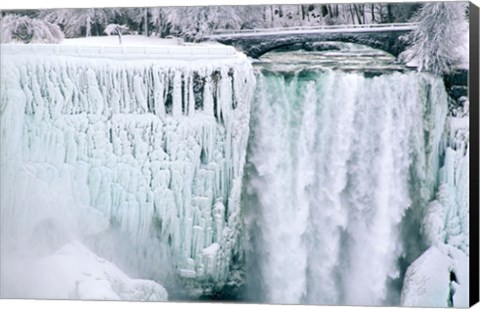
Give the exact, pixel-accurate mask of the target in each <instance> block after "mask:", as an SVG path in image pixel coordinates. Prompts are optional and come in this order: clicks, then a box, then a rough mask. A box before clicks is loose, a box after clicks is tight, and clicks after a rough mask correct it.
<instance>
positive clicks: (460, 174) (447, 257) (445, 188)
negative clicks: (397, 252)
mask: <svg viewBox="0 0 480 309" xmlns="http://www.w3.org/2000/svg"><path fill="white" fill-rule="evenodd" d="M459 102H462V103H461V106H458V107H456V108H454V109H453V110H452V111H451V112H450V114H449V117H448V118H447V128H446V138H445V143H446V145H445V150H444V152H445V154H444V164H443V166H442V167H441V169H440V174H439V180H438V181H439V184H438V191H437V194H436V198H435V199H434V200H433V201H432V202H431V203H430V204H429V205H428V208H427V209H426V213H425V216H424V218H423V222H422V232H423V235H424V237H425V240H426V243H427V245H428V246H429V249H428V250H427V251H426V252H424V253H423V254H422V255H421V256H420V257H419V258H418V259H416V260H415V261H414V262H413V263H412V265H411V266H410V267H409V268H408V270H407V274H406V277H405V282H404V287H403V290H402V305H405V306H427V307H430V306H437V307H447V306H455V307H468V299H469V298H468V297H469V296H468V295H469V294H468V289H469V276H468V269H469V268H468V265H469V259H468V256H469V186H468V183H469V133H468V132H469V130H468V129H469V116H468V103H469V102H468V100H467V98H465V97H463V98H460V100H459Z"/></svg>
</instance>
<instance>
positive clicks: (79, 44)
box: [1, 35, 243, 65]
mask: <svg viewBox="0 0 480 309" xmlns="http://www.w3.org/2000/svg"><path fill="white" fill-rule="evenodd" d="M1 49H2V51H1V52H2V54H5V55H7V56H8V55H9V54H25V55H26V56H27V57H28V56H29V55H36V54H39V55H52V54H53V55H69V56H70V55H72V56H76V57H82V58H92V57H95V58H111V59H112V58H114V59H119V58H120V59H123V60H126V59H155V60H156V63H157V64H162V61H164V64H165V65H171V64H172V63H174V62H176V61H181V62H182V63H185V61H191V60H198V61H199V62H201V63H202V64H206V61H207V60H209V59H212V60H213V61H212V62H214V63H218V61H222V60H225V59H230V60H231V59H238V58H242V57H243V55H242V54H240V53H238V52H237V51H236V50H235V48H233V47H232V46H227V45H222V44H219V43H215V42H212V43H202V44H198V43H185V42H183V41H182V40H181V39H179V38H171V39H159V38H156V37H145V36H140V35H126V36H122V44H121V45H120V44H119V41H118V36H101V37H88V38H76V39H65V40H64V41H62V43H61V44H14V43H10V44H2V45H1Z"/></svg>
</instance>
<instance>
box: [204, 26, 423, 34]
mask: <svg viewBox="0 0 480 309" xmlns="http://www.w3.org/2000/svg"><path fill="white" fill-rule="evenodd" d="M417 26H418V23H390V24H353V25H318V26H297V27H275V28H256V29H241V30H233V29H232V30H215V31H213V33H212V35H222V34H249V33H264V32H279V31H301V30H337V29H338V30H340V29H345V30H349V29H352V30H353V29H375V28H378V29H379V30H380V29H385V28H387V29H388V28H415V27H417Z"/></svg>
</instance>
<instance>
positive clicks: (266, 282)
mask: <svg viewBox="0 0 480 309" xmlns="http://www.w3.org/2000/svg"><path fill="white" fill-rule="evenodd" d="M267 68H268V66H267ZM267 68H265V67H263V68H262V69H260V71H261V72H260V73H259V74H258V76H257V84H258V87H257V93H256V97H255V100H254V102H255V103H254V105H253V110H252V120H251V121H252V125H251V132H252V135H251V141H250V145H249V152H248V162H249V163H248V168H247V174H246V178H247V180H246V190H245V192H246V194H245V196H246V198H245V202H244V203H245V211H246V215H245V218H246V219H245V220H246V225H247V230H249V233H248V235H247V240H246V242H245V243H246V246H247V253H246V256H247V259H249V261H248V266H247V267H248V268H249V274H251V277H250V278H249V280H250V281H249V286H250V295H251V297H252V298H253V299H256V300H259V301H263V302H269V303H272V302H273V303H293V304H295V303H307V304H346V305H392V304H393V305H394V304H399V303H400V288H399V286H400V287H401V286H402V282H401V280H402V279H403V276H404V274H403V272H404V270H402V267H401V262H403V263H409V261H408V260H409V259H414V258H416V257H417V256H418V255H419V254H420V253H422V251H423V250H425V249H426V247H425V244H424V239H423V238H424V236H423V235H422V232H421V231H420V229H421V226H422V225H421V222H416V220H418V218H421V217H422V216H423V214H424V213H425V212H426V210H427V209H428V207H427V206H428V205H429V202H430V201H432V200H433V199H434V198H435V196H436V192H437V189H438V187H439V179H440V178H441V177H440V176H441V175H440V167H441V166H442V164H443V162H442V158H443V153H444V151H445V143H446V136H445V135H446V133H445V132H446V130H445V128H446V119H447V111H448V110H447V109H448V104H447V94H446V92H445V89H444V85H443V82H442V80H441V79H439V78H435V77H432V76H430V75H428V74H419V73H416V72H407V73H398V72H395V73H387V74H383V75H380V76H375V77H373V78H367V77H365V76H364V75H363V73H362V72H356V73H355V72H352V73H346V72H341V71H332V70H328V69H327V70H312V69H297V70H296V71H288V72H285V71H281V70H271V69H267ZM458 147H460V148H462V149H465V146H464V145H463V144H462V145H459V146H458ZM446 160H454V157H453V155H449V154H447V157H446ZM455 162H458V161H455ZM456 164H457V165H458V164H460V168H463V167H464V163H460V162H458V163H456ZM448 166H452V165H451V164H449V165H448ZM452 168H453V167H452ZM441 174H442V175H445V176H442V177H443V178H445V177H447V178H451V180H450V182H451V183H454V182H455V179H458V178H459V177H464V176H461V175H458V176H456V175H455V174H454V172H453V170H452V171H450V172H449V171H447V170H446V171H444V172H442V173H441ZM462 181H464V179H462ZM457 184H458V185H459V186H463V187H464V186H465V185H467V186H468V181H466V182H462V183H461V184H460V183H458V182H457ZM452 186H453V184H452V185H450V186H449V188H452ZM452 192H455V189H454V188H452ZM449 196H453V198H456V199H462V201H464V198H465V194H464V193H461V195H460V196H458V197H457V196H455V195H452V194H450V195H449ZM463 206H465V205H463ZM467 207H468V206H467ZM464 209H465V208H464V207H463V208H462V210H461V211H460V212H461V213H462V215H463V217H465V215H464V212H465V210H464ZM467 210H468V208H467ZM453 211H457V212H458V211H459V210H455V209H450V210H449V212H453ZM407 212H408V213H407ZM463 217H462V218H463ZM441 228H443V227H441ZM464 232H465V231H463V235H464V234H465V233H464ZM405 233H410V234H409V238H407V239H406V238H405ZM467 233H468V232H467ZM458 234H462V232H461V231H460V232H458ZM467 235H468V234H467ZM458 237H460V236H458ZM458 237H457V242H458V241H460V242H461V241H462V240H464V239H462V240H458ZM412 243H413V245H412ZM462 261H463V260H462ZM448 280H449V279H448V278H446V281H448ZM447 289H448V286H447ZM422 304H423V303H422V302H420V303H415V305H422Z"/></svg>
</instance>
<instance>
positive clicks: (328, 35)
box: [207, 24, 416, 58]
mask: <svg viewBox="0 0 480 309" xmlns="http://www.w3.org/2000/svg"><path fill="white" fill-rule="evenodd" d="M354 26H355V27H353V26H352V27H353V28H346V27H347V26H343V27H344V28H338V27H339V26H334V27H335V28H333V29H331V28H329V27H328V26H322V27H321V28H318V29H317V28H314V29H310V28H299V29H298V30H291V29H292V28H285V29H287V31H285V29H283V30H282V29H274V30H271V29H270V30H269V29H261V30H249V31H245V32H243V31H240V32H237V33H235V32H233V33H220V34H214V35H211V36H209V37H207V39H210V40H215V41H217V42H220V43H223V44H226V45H232V46H234V47H236V48H237V49H239V50H241V51H243V52H244V53H245V54H246V55H247V56H249V57H252V58H259V57H260V56H262V55H263V54H265V53H267V52H269V51H272V50H275V49H277V48H280V47H282V46H288V45H293V44H298V43H308V42H333V41H336V42H345V43H356V44H361V45H366V46H369V47H372V48H375V49H380V50H383V51H386V52H388V53H390V54H392V55H394V56H395V57H397V56H398V55H399V54H400V53H401V52H402V51H403V50H405V48H406V40H404V39H403V38H402V36H404V35H406V34H407V33H408V32H410V31H411V30H413V29H415V28H416V25H414V24H395V25H385V24H382V25H373V26H372V25H360V26H361V27H359V25H354Z"/></svg>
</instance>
